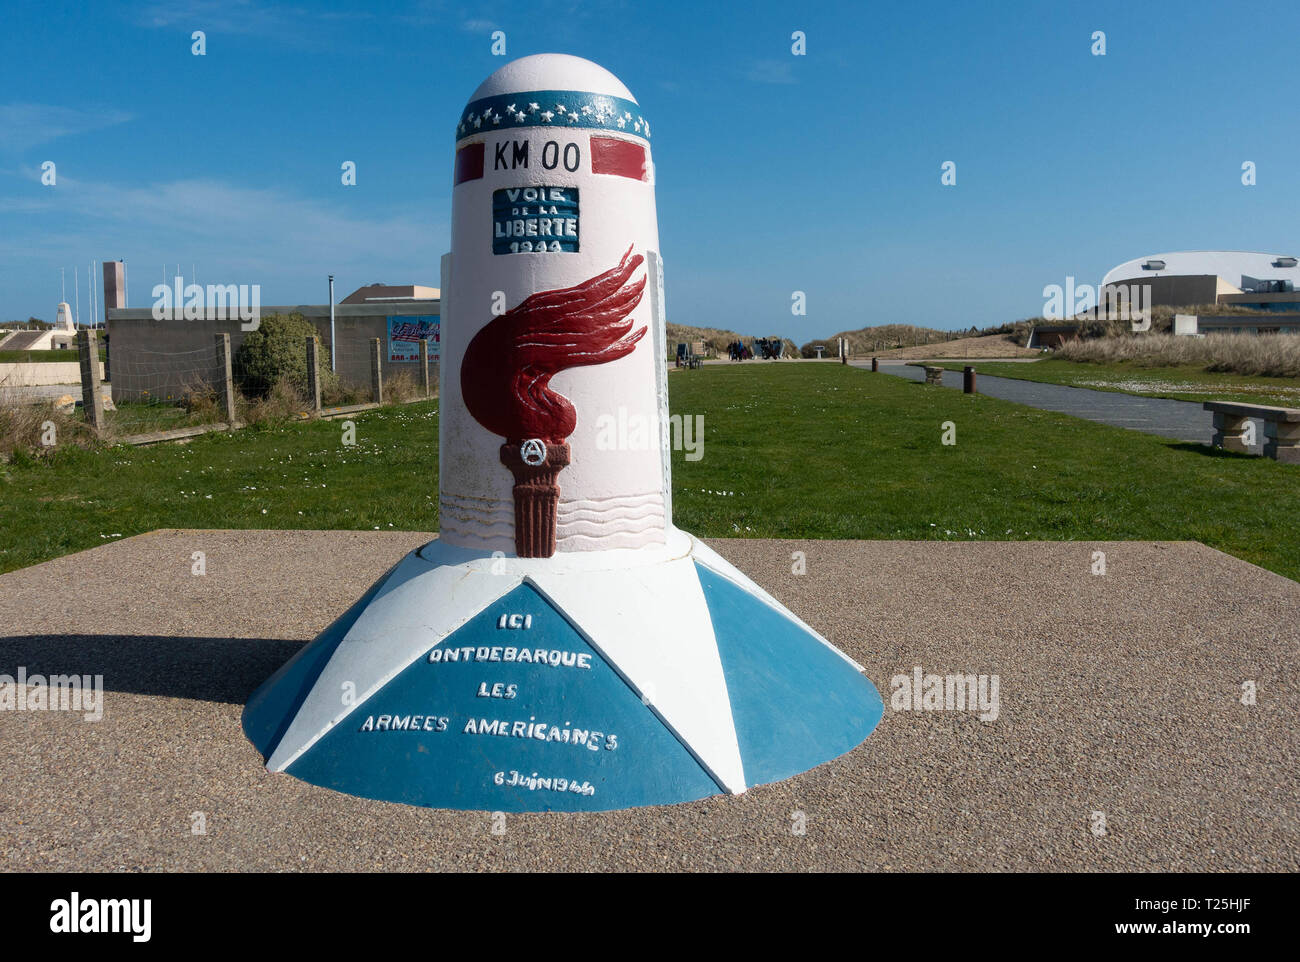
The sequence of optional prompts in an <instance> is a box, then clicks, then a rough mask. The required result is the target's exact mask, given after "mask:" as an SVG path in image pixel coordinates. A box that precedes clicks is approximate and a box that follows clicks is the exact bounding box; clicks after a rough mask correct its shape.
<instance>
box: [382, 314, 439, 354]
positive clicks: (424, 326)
mask: <svg viewBox="0 0 1300 962" xmlns="http://www.w3.org/2000/svg"><path fill="white" fill-rule="evenodd" d="M441 337H442V318H441V316H440V315H438V314H420V315H413V316H393V315H390V316H389V318H388V360H389V362H390V363H391V362H393V361H418V360H419V359H420V341H422V340H427V341H428V342H429V357H430V358H437V357H439V356H440V354H441V353H442V344H441V343H440V342H441Z"/></svg>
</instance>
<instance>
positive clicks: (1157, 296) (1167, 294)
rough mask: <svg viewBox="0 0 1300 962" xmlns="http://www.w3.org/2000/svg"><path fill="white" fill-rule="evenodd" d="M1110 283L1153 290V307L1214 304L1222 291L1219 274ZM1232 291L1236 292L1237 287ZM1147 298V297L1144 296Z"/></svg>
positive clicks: (1120, 280) (1143, 278) (1132, 279)
mask: <svg viewBox="0 0 1300 962" xmlns="http://www.w3.org/2000/svg"><path fill="white" fill-rule="evenodd" d="M1109 283H1113V284H1117V285H1121V284H1122V285H1124V286H1125V287H1128V286H1138V287H1149V288H1151V300H1150V302H1149V303H1150V304H1151V306H1152V307H1161V306H1167V307H1191V306H1193V305H1196V304H1214V303H1216V301H1217V300H1218V297H1219V294H1220V293H1225V291H1224V290H1223V289H1222V288H1223V285H1222V284H1221V282H1220V279H1219V276H1218V275H1217V274H1185V275H1180V276H1176V277H1128V278H1122V279H1116V280H1114V281H1110V282H1109ZM1231 290H1236V288H1235V287H1233V288H1231ZM1143 297H1144V298H1145V297H1146V295H1145V294H1144V295H1143Z"/></svg>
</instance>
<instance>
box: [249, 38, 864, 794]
mask: <svg viewBox="0 0 1300 962" xmlns="http://www.w3.org/2000/svg"><path fill="white" fill-rule="evenodd" d="M454 127H455V143H456V150H455V161H454V172H453V188H452V190H453V216H452V251H451V253H450V254H448V255H446V256H445V257H444V258H443V263H442V297H443V306H442V338H443V354H442V376H441V382H442V383H441V395H440V406H439V421H440V437H439V442H440V450H439V465H440V477H439V488H440V496H439V525H440V536H439V538H438V539H437V540H435V541H432V542H430V543H429V544H427V545H425V546H424V547H423V548H420V549H419V550H417V551H414V552H412V553H411V554H409V555H407V557H406V558H404V559H402V560H401V561H400V562H399V563H398V564H397V566H396V567H395V568H394V569H393V570H392V571H391V572H389V573H388V574H387V575H385V576H384V578H382V579H381V580H380V581H379V582H378V583H377V584H375V585H373V586H371V588H370V589H369V591H367V592H366V593H365V594H364V595H362V597H361V598H360V600H359V601H357V602H356V604H354V605H353V607H352V608H351V609H350V610H349V611H347V612H346V613H345V614H344V615H342V616H341V617H340V618H339V619H338V620H337V621H336V622H335V623H334V624H333V625H331V626H330V627H329V628H327V629H326V630H325V631H324V632H323V633H322V634H321V635H320V636H319V637H318V638H317V639H316V640H315V641H313V642H312V643H311V644H309V645H307V646H306V647H305V648H304V649H303V650H302V651H301V652H300V653H299V654H298V655H296V656H295V657H294V658H293V659H291V660H290V661H289V662H288V663H286V664H285V665H284V666H283V667H282V668H281V669H280V670H279V671H278V672H276V674H275V675H273V676H272V677H271V678H270V679H268V680H267V682H266V683H265V684H263V685H262V687H261V688H259V689H258V691H257V692H255V693H254V694H253V696H252V697H251V698H250V700H249V703H248V705H247V707H246V708H245V711H244V718H243V723H244V730H245V732H246V733H247V734H248V737H249V738H250V740H252V742H253V744H254V745H255V746H256V747H257V748H258V750H259V751H260V752H261V753H262V754H263V756H264V757H265V758H266V763H267V767H268V768H269V769H270V770H272V771H282V772H286V773H288V774H290V775H293V776H295V777H297V778H300V779H303V780H304V781H307V782H310V783H313V784H316V785H321V786H325V787H328V788H332V789H336V790H338V791H344V792H349V793H352V794H357V795H363V796H366V797H371V798H380V799H384V800H388V801H395V802H405V803H409V804H416V805H426V806H432V807H442V808H458V809H483V810H489V811H498V810H499V811H552V810H554V811H597V810H604V809H613V808H625V807H630V806H637V805H656V804H667V803H672V802H679V801H686V800H691V799H699V798H704V797H707V796H710V795H715V794H720V793H731V794H736V793H740V792H743V791H745V789H746V788H748V787H749V786H751V785H756V784H761V783H764V782H771V781H775V780H778V779H782V778H786V777H789V776H791V775H795V774H797V773H799V772H802V771H805V770H807V769H809V768H811V767H813V766H815V765H819V764H821V763H823V762H826V761H829V760H830V759H833V758H836V757H837V756H839V755H842V754H844V753H845V752H848V751H849V750H850V749H852V748H854V747H855V746H856V745H858V744H859V743H860V742H861V741H862V740H863V739H864V738H866V737H867V735H868V734H870V732H871V731H872V729H874V727H875V726H876V724H877V723H878V722H879V720H880V717H881V714H882V710H883V706H882V704H881V700H880V696H879V695H878V694H877V692H876V690H875V688H874V687H873V686H872V684H871V682H870V681H869V680H867V679H866V678H864V677H863V676H862V674H861V668H860V666H858V665H857V664H856V663H855V662H853V661H852V660H851V659H849V658H848V657H846V656H845V655H843V654H842V653H840V652H839V651H838V650H836V649H835V648H834V647H832V646H831V645H830V643H829V642H827V641H826V640H825V639H824V638H822V637H821V636H820V635H818V634H817V633H816V632H815V631H813V630H812V629H811V628H809V627H808V626H807V625H805V624H804V623H803V622H802V621H800V620H799V619H798V618H796V617H795V616H794V615H792V614H791V613H790V612H788V611H786V610H785V608H783V607H782V606H781V605H780V604H779V603H778V602H777V601H776V600H775V599H774V598H772V597H771V596H770V595H768V594H767V593H766V592H765V591H763V590H762V589H761V588H759V587H758V586H757V585H755V584H754V583H753V582H752V581H750V580H749V579H748V578H747V577H745V575H744V574H742V573H741V572H740V571H738V570H736V568H734V567H733V566H732V565H730V564H728V563H727V562H726V561H725V560H723V559H722V558H721V557H720V556H719V555H717V554H716V553H715V552H713V551H712V550H711V549H710V548H708V547H707V546H706V545H704V544H703V543H701V542H700V541H698V540H697V539H695V538H693V537H691V536H690V535H688V534H686V533H684V532H682V531H680V530H678V529H677V528H675V527H673V525H672V518H671V493H670V492H671V487H670V472H669V460H668V459H669V447H668V430H667V427H668V425H667V387H668V378H667V369H666V344H665V337H664V313H663V304H664V296H663V293H664V288H663V272H662V262H661V260H660V257H659V250H658V245H659V240H658V229H657V224H656V213H655V198H654V164H653V161H652V159H651V153H650V136H651V133H650V124H649V121H648V118H647V117H646V115H645V114H644V113H643V112H642V110H641V107H640V105H639V104H638V103H637V101H636V100H635V99H634V98H633V96H632V94H631V93H630V92H629V91H628V90H627V88H626V87H624V86H623V84H622V83H620V82H619V81H618V79H617V78H615V77H614V76H613V75H612V74H610V73H609V72H608V71H606V70H605V69H604V68H602V67H599V66H597V65H596V64H593V63H591V62H589V61H586V60H581V59H579V58H576V57H570V56H565V55H560V54H543V55H539V56H533V57H525V58H523V59H521V60H517V61H514V62H513V63H509V64H507V65H505V66H504V67H502V68H501V69H500V70H498V71H497V72H496V73H494V74H493V75H492V76H491V77H489V78H488V79H487V80H486V81H484V83H483V84H482V85H481V86H480V87H479V89H478V90H476V91H475V92H474V94H473V95H472V96H471V97H470V99H469V101H468V103H467V105H466V107H465V109H464V110H463V111H462V112H461V114H460V115H459V116H458V117H457V118H456V119H455V123H454ZM706 456H707V452H706ZM345 691H346V692H349V693H350V695H349V698H347V699H343V698H341V697H340V693H341V692H345Z"/></svg>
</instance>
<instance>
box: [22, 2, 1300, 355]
mask: <svg viewBox="0 0 1300 962" xmlns="http://www.w3.org/2000/svg"><path fill="white" fill-rule="evenodd" d="M86 6H87V7H88V8H89V9H86V10H83V9H81V7H80V6H79V5H72V4H62V3H39V4H37V3H26V2H19V3H16V4H15V3H12V2H11V3H9V4H7V5H6V15H7V16H6V20H7V22H6V24H5V30H4V31H2V32H0V80H2V81H3V82H2V83H0V320H8V319H13V318H21V319H25V318H27V317H28V316H29V315H36V316H38V317H42V318H44V319H46V320H53V315H54V310H55V305H56V303H57V302H58V300H59V269H60V268H61V267H63V268H66V269H67V276H68V300H69V301H71V300H72V299H73V298H72V276H73V267H74V266H79V267H80V268H81V270H82V272H83V276H82V290H81V311H82V318H83V320H84V319H87V318H88V317H89V313H88V309H87V303H86V301H87V295H86V288H85V277H84V271H85V269H86V266H87V265H88V264H89V263H90V261H91V260H104V259H114V258H125V259H126V261H127V268H128V274H129V290H130V296H131V306H133V307H143V306H147V305H148V304H149V303H150V299H149V289H150V288H151V287H152V286H153V285H154V284H156V283H158V282H159V281H160V280H161V279H162V275H163V270H164V266H163V265H164V264H171V265H175V264H180V265H182V266H183V270H184V273H185V274H186V275H187V276H188V275H189V274H190V272H191V266H190V265H194V269H195V270H196V272H197V279H198V280H199V282H200V283H258V284H261V287H262V303H263V304H294V303H322V302H323V301H324V300H325V298H326V280H325V278H326V275H327V274H329V273H331V272H332V273H334V274H335V275H336V278H337V280H336V285H337V291H338V297H339V298H342V297H343V296H345V295H346V294H348V293H350V292H351V291H352V290H353V289H354V288H356V287H358V286H360V285H362V284H367V283H372V282H376V281H379V282H384V283H389V284H397V283H425V284H431V285H434V286H436V285H437V283H438V259H439V257H440V255H441V254H442V253H444V252H445V251H446V249H447V246H448V236H449V232H448V225H449V219H450V203H451V191H450V178H451V166H450V165H451V159H452V150H453V132H454V123H455V119H456V117H457V116H458V113H459V111H460V110H461V108H462V106H463V104H464V103H465V101H466V100H467V99H468V97H469V95H470V94H471V93H472V92H473V90H474V88H475V87H476V86H477V85H478V84H479V82H480V81H481V80H482V79H483V78H484V77H486V76H487V75H488V74H489V73H491V72H492V71H493V70H495V69H496V68H497V67H499V66H501V64H502V63H504V62H505V61H506V60H508V59H513V58H515V57H519V56H524V55H526V54H531V53H542V52H562V53H572V54H576V55H578V56H583V57H588V58H590V59H592V60H595V61H597V62H599V63H601V64H603V65H604V66H606V67H607V68H609V69H610V70H612V71H613V72H614V73H615V74H617V75H618V76H619V77H620V78H621V79H622V80H623V81H624V82H625V83H626V84H627V86H628V87H629V88H630V89H631V90H632V92H633V94H634V95H635V96H636V97H637V99H638V101H639V102H640V103H641V105H642V106H643V107H644V108H645V111H646V115H647V117H648V118H650V119H651V121H652V122H653V124H654V132H655V139H654V154H655V163H656V172H657V176H658V204H659V217H660V235H661V244H662V247H663V256H664V260H665V282H666V292H667V307H668V317H669V319H670V320H672V321H675V322H678V323H684V324H700V325H708V326H717V327H726V328H732V329H735V330H739V331H741V332H743V333H746V334H767V333H774V334H776V333H779V334H782V335H784V336H787V337H791V338H793V339H794V340H796V341H798V342H801V343H802V342H804V341H806V340H809V339H811V338H813V337H817V336H826V335H829V334H832V333H834V332H836V331H841V330H846V329H853V328H858V327H862V326H864V325H867V324H882V323H891V322H899V323H913V324H926V325H931V326H936V327H943V328H965V327H969V326H971V325H972V324H974V325H978V326H984V325H988V324H996V323H1001V322H1003V321H1008V320H1014V319H1017V318H1021V317H1026V316H1031V315H1036V314H1038V313H1039V312H1040V311H1041V310H1042V308H1043V300H1044V299H1043V294H1042V290H1043V287H1044V286H1045V285H1047V284H1062V285H1063V284H1064V283H1065V278H1066V276H1067V275H1072V276H1074V277H1075V278H1076V279H1077V280H1078V282H1079V283H1085V282H1088V283H1097V282H1099V281H1100V278H1101V276H1102V274H1103V273H1104V272H1105V271H1106V270H1108V269H1109V268H1110V267H1112V266H1114V265H1115V264H1118V263H1120V262H1121V261H1125V260H1128V259H1129V258H1133V257H1138V256H1141V255H1144V254H1151V253H1157V252H1160V251H1167V250H1181V249H1246V250H1263V251H1278V252H1282V253H1292V254H1294V253H1297V252H1300V244H1298V243H1297V236H1296V235H1297V229H1298V226H1300V218H1298V217H1297V191H1296V185H1297V178H1298V176H1300V127H1298V126H1297V125H1296V123H1295V117H1296V112H1295V107H1294V104H1293V101H1292V98H1293V96H1294V90H1295V83H1296V79H1297V75H1298V74H1297V69H1296V42H1297V37H1298V36H1300V13H1297V12H1296V7H1295V5H1294V4H1283V3H1253V4H1250V5H1249V6H1242V5H1240V4H1228V3H1222V4H1210V3H1198V2H1195V0H1193V2H1183V3H1179V4H1176V5H1171V4H1134V3H1131V2H1123V3H1093V4H1073V5H1069V6H1066V5H1064V4H1059V3H1041V2H1040V3H1017V2H1001V3H997V4H993V3H930V4H925V5H914V4H897V3H891V4H843V5H839V4H794V3H761V2H760V3H744V4H737V5H734V6H725V7H724V6H721V5H714V4H704V3H698V2H693V3H682V2H676V0H664V2H657V3H653V4H651V3H625V4H618V3H616V4H600V3H586V2H583V3H556V2H550V0H530V2H526V3H519V4H515V3H502V2H492V3H485V4H480V5H473V4H471V5H463V4H456V3H438V2H414V3H407V2H392V3H376V4H370V5H362V4H355V5H353V4H343V3H320V4H305V5H293V4H277V3H263V2H259V0H247V2H230V0H222V2H211V0H178V2H168V3H141V4H95V5H93V6H92V5H86ZM497 29H500V30H504V31H505V33H506V43H507V57H506V58H504V59H503V58H501V57H495V56H493V55H492V54H491V39H490V35H491V33H492V31H493V30H497ZM194 30H203V31H205V33H206V36H207V55H206V56H204V57H196V56H193V55H192V54H191V53H190V47H191V40H190V35H191V33H192V32H193V31H194ZM796 30H801V31H803V32H804V33H805V35H806V38H807V40H806V47H807V53H806V55H804V56H794V55H793V54H792V52H791V43H792V41H791V34H792V33H793V32H794V31H796ZM1096 30H1101V31H1104V32H1105V34H1106V55H1105V56H1101V57H1098V56H1093V55H1092V54H1091V47H1092V34H1093V31H1096ZM47 160H51V161H54V162H55V163H56V165H57V168H56V169H57V178H58V180H57V184H56V185H55V186H53V187H47V186H43V185H42V184H41V164H42V163H43V162H44V161H47ZM345 160H352V161H355V162H356V164H357V181H358V183H357V186H355V187H344V186H342V185H341V183H340V170H339V167H340V164H341V163H342V162H343V161H345ZM945 161H953V162H954V163H955V164H956V172H957V183H956V186H953V187H945V186H943V185H942V184H941V183H940V176H941V165H942V164H943V163H944V162H945ZM1245 161H1252V162H1254V164H1255V165H1256V171H1257V173H1256V177H1257V183H1256V184H1255V185H1254V186H1251V187H1247V186H1244V185H1243V184H1242V182H1241V176H1242V174H1241V169H1242V164H1243V162H1245ZM173 273H174V271H173ZM795 290H801V291H804V292H805V293H806V296H807V308H808V313H807V316H803V317H796V316H792V315H791V311H790V305H791V292H792V291H795Z"/></svg>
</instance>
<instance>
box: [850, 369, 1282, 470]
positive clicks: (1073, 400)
mask: <svg viewBox="0 0 1300 962" xmlns="http://www.w3.org/2000/svg"><path fill="white" fill-rule="evenodd" d="M852 363H853V365H854V366H855V367H866V368H870V367H871V362H870V361H854V362H852ZM880 370H881V372H882V373H884V374H893V375H895V376H897V377H905V378H909V379H911V380H913V381H923V380H925V370H924V369H923V368H920V367H912V366H908V365H907V364H904V363H902V362H898V361H895V362H888V361H881V362H880ZM975 372H976V376H977V383H976V386H977V387H978V388H979V392H980V393H981V394H987V395H988V396H989V397H995V398H1001V399H1002V400H1004V401H1014V402H1016V403H1017V404H1025V405H1028V406H1029V407H1034V408H1039V409H1041V410H1044V411H1058V412H1060V413H1061V414H1070V415H1073V416H1074V417H1077V418H1086V419H1087V420H1089V421H1097V422H1099V423H1101V424H1109V425H1111V426H1112V427H1118V428H1130V429H1131V430H1134V431H1143V432H1145V433H1147V434H1158V435H1160V436H1161V437H1166V438H1177V439H1178V440H1180V441H1196V442H1198V443H1201V444H1208V443H1209V441H1210V436H1211V435H1212V434H1213V433H1214V426H1213V424H1212V417H1211V415H1210V412H1208V411H1206V410H1204V409H1203V408H1202V407H1201V404H1200V402H1199V401H1173V400H1170V399H1168V398H1149V397H1138V396H1137V395H1134V394H1117V393H1114V392H1112V391H1092V390H1089V389H1088V388H1082V387H1065V386H1064V385H1061V384H1039V383H1037V382H1036V381H1020V380H1016V379H1014V378H1006V377H993V376H992V375H988V374H980V373H979V365H978V364H976V365H975ZM943 385H944V387H951V388H956V389H957V390H959V391H960V390H961V385H962V373H961V371H944V372H943ZM1255 428H1256V430H1255V436H1256V437H1257V438H1258V439H1259V445H1262V444H1263V439H1264V426H1263V424H1262V423H1259V422H1256V425H1255ZM1259 445H1257V446H1256V448H1255V452H1256V453H1259Z"/></svg>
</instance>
